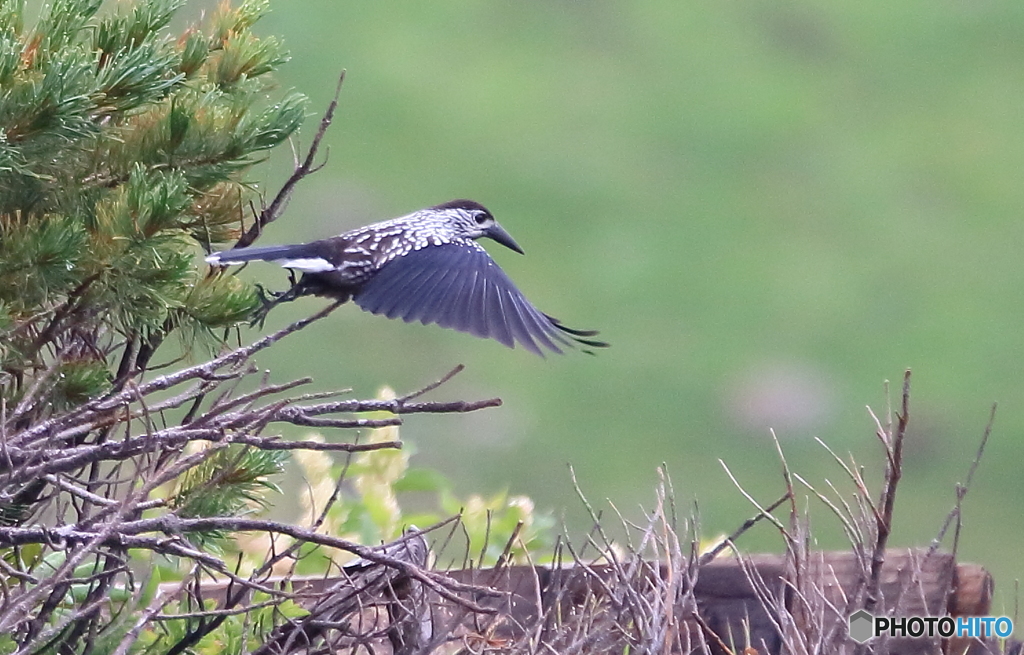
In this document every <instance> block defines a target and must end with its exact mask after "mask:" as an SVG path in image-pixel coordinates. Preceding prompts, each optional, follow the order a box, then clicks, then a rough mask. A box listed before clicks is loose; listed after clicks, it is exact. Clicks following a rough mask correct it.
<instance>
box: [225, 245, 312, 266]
mask: <svg viewBox="0 0 1024 655" xmlns="http://www.w3.org/2000/svg"><path fill="white" fill-rule="evenodd" d="M304 248H305V246H304V245H295V246H256V247H254V248H235V249H234V250H223V251H221V252H215V253H213V254H212V255H210V256H209V257H207V258H206V263H208V264H213V265H214V266H227V265H228V264H241V263H242V262H251V261H253V260H260V261H266V262H276V261H281V260H290V259H295V258H296V257H301V256H302V255H303V254H304V253H303V252H302V250H303V249H304Z"/></svg>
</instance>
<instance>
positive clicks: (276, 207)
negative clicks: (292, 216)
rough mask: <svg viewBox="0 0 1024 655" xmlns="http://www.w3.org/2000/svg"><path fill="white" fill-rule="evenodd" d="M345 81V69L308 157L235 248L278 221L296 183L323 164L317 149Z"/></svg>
mask: <svg viewBox="0 0 1024 655" xmlns="http://www.w3.org/2000/svg"><path fill="white" fill-rule="evenodd" d="M344 81H345V71H342V72H341V75H339V76H338V86H337V87H336V88H335V91H334V98H333V99H332V100H331V102H330V104H329V105H327V111H325V112H324V115H323V117H322V118H321V119H320V128H319V129H318V130H317V131H316V134H315V135H314V136H313V141H312V143H310V144H309V150H307V151H306V158H305V159H304V160H303V161H302V163H301V164H299V165H298V166H296V167H295V170H294V171H293V172H292V174H291V176H290V177H289V178H288V179H287V180H286V181H285V183H284V185H283V186H282V187H281V189H280V190H279V191H278V192H277V195H276V196H274V199H273V200H272V201H271V203H270V204H269V205H267V207H266V208H264V209H263V211H262V212H260V215H259V216H258V217H257V218H256V221H255V222H254V223H253V224H252V225H251V226H250V227H249V229H248V230H246V232H245V234H243V235H242V236H241V237H240V238H239V239H238V241H237V242H235V245H234V247H235V248H245V247H246V246H251V245H252V244H253V243H254V242H255V241H256V239H258V238H259V236H260V234H261V233H262V232H263V228H265V227H266V226H267V225H269V224H270V223H272V222H274V221H276V220H277V219H278V218H280V217H281V214H283V213H284V210H285V208H286V207H287V206H288V201H289V200H291V197H292V193H294V191H295V187H296V185H298V183H299V182H301V181H302V180H303V179H304V178H306V177H307V176H309V175H312V174H313V173H316V172H317V171H318V170H320V168H321V167H322V164H321V165H317V164H316V155H317V151H318V150H319V149H320V142H321V141H323V138H324V136H325V135H326V134H327V129H328V128H329V127H330V126H331V121H333V120H334V111H335V109H337V108H338V98H339V97H340V96H341V85H342V83H343V82H344Z"/></svg>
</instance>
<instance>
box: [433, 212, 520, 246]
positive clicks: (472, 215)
mask: <svg viewBox="0 0 1024 655" xmlns="http://www.w3.org/2000/svg"><path fill="white" fill-rule="evenodd" d="M431 209H433V210H437V211H444V212H446V213H447V214H448V215H449V216H451V220H452V221H453V223H454V227H455V230H456V232H457V233H458V234H460V235H461V236H464V237H466V238H469V239H479V238H481V237H487V238H489V239H494V240H495V241H497V242H498V243H500V244H501V245H503V246H505V247H506V248H509V249H511V250H515V251H516V252H518V253H519V254H523V249H522V248H520V247H519V244H518V243H516V241H515V239H513V238H512V235H510V234H509V233H508V232H506V231H505V228H503V227H502V226H501V225H499V224H498V221H496V220H494V216H492V215H491V212H489V211H488V210H487V208H486V207H484V206H483V205H481V204H480V203H478V202H474V201H472V200H452V201H450V202H446V203H444V204H443V205H437V206H436V207H431Z"/></svg>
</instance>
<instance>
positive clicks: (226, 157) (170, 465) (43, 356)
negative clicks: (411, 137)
mask: <svg viewBox="0 0 1024 655" xmlns="http://www.w3.org/2000/svg"><path fill="white" fill-rule="evenodd" d="M103 4H104V3H103V2H102V0H53V1H52V2H51V3H50V4H48V5H46V6H45V7H44V8H43V10H42V12H41V14H40V16H39V18H38V20H37V21H36V22H35V23H34V24H33V25H32V26H27V25H26V21H25V3H24V0H0V589H2V590H3V593H2V594H0V653H5V652H15V651H16V652H24V653H28V652H60V653H62V654H68V655H70V654H73V653H80V654H82V655H91V654H92V653H98V652H118V653H125V652H129V650H130V649H136V650H138V649H139V648H140V646H141V647H145V648H147V649H149V650H150V651H152V652H166V653H181V652H186V651H190V652H192V651H194V650H195V649H196V648H197V646H199V645H200V644H201V642H203V640H204V639H205V640H207V641H206V643H211V642H210V640H213V643H224V642H225V640H227V641H230V642H232V643H235V644H236V646H237V647H238V648H243V649H244V648H252V647H254V646H255V645H257V644H259V643H260V641H261V639H262V638H263V637H264V636H265V635H267V634H270V632H271V631H272V630H273V628H274V626H275V625H276V624H279V623H281V622H282V621H287V620H288V619H287V617H288V616H289V615H290V614H294V613H295V611H296V610H295V608H292V609H291V610H289V609H288V608H287V605H288V595H287V594H282V593H269V591H268V589H267V587H265V586H264V585H263V580H265V578H266V576H268V575H269V574H270V573H271V572H272V570H273V569H274V567H275V566H278V565H280V564H281V563H282V562H292V565H293V566H294V564H295V563H296V562H298V561H300V560H304V561H307V562H308V561H310V557H309V556H310V555H312V554H313V553H315V552H317V551H318V550H319V551H320V552H323V551H324V550H329V551H330V552H331V553H334V554H337V553H347V554H349V555H350V556H351V554H355V555H358V556H360V557H364V558H369V560H370V561H373V562H376V563H378V564H384V565H387V566H390V567H392V568H391V569H390V570H393V571H395V572H401V573H402V575H406V574H408V572H409V571H411V570H413V571H419V568H418V566H419V565H418V564H410V563H409V562H408V561H403V560H398V559H395V557H394V556H393V555H389V553H391V552H392V551H389V550H386V549H384V550H371V549H369V548H366V547H365V546H363V545H360V544H359V543H356V542H354V541H351V540H346V539H344V538H341V537H339V536H336V535H330V534H325V533H324V531H323V527H324V525H325V523H327V522H328V521H327V517H328V512H329V510H330V509H331V507H332V506H333V505H334V504H335V503H336V501H337V498H338V491H339V490H340V489H341V486H340V485H341V482H340V480H338V481H335V480H329V481H328V483H329V484H330V485H331V486H332V487H333V488H334V489H335V490H336V491H335V493H334V494H333V495H332V496H331V499H330V500H329V501H328V502H327V503H326V506H325V507H322V508H318V512H320V514H319V515H318V516H317V517H316V518H314V519H313V520H312V521H311V524H307V525H295V524H289V523H280V522H274V521H270V520H267V519H264V518H262V517H260V516H259V512H260V511H261V509H262V508H263V507H265V506H266V504H267V502H268V493H272V492H273V490H274V489H275V486H274V483H273V479H272V476H274V475H276V474H279V473H280V472H281V471H282V467H283V465H284V462H285V460H286V458H287V457H288V454H289V453H290V452H292V451H294V450H305V451H321V454H326V453H330V452H335V453H348V454H351V453H354V452H360V453H367V452H369V451H374V450H384V449H394V448H397V447H400V443H399V442H398V441H397V440H396V439H394V438H392V439H387V440H376V441H371V442H369V443H363V444H359V443H352V442H346V441H341V442H339V441H337V440H335V441H332V442H328V441H319V440H312V439H307V440H303V441H289V440H286V439H283V438H282V437H281V435H274V434H271V435H265V434H264V431H265V430H266V429H267V427H268V426H270V425H277V424H282V423H290V424H292V425H297V426H305V427H310V426H312V427H315V428H318V429H323V430H327V429H364V428H375V427H393V426H396V425H398V424H399V423H400V422H401V418H400V417H399V416H398V415H400V414H411V413H416V412H426V411H429V412H434V413H436V412H445V411H451V412H465V411H473V410H475V409H479V408H483V407H491V406H494V405H496V404H500V400H498V399H491V400H484V401H478V402H466V401H455V402H452V403H437V402H432V403H421V402H418V401H417V400H416V399H417V398H418V396H419V395H421V394H423V393H426V392H427V391H430V390H432V389H435V388H436V387H437V386H439V385H440V384H441V383H443V382H444V381H445V380H447V379H448V377H450V376H448V377H446V378H444V379H443V380H442V381H441V382H438V383H436V384H433V385H430V386H428V387H427V388H425V389H423V390H421V391H419V392H416V393H413V394H409V395H407V396H402V397H394V396H391V397H388V398H381V399H371V400H352V399H343V400H336V399H332V398H331V397H332V396H336V395H337V393H336V392H323V391H317V392H313V393H307V394H300V395H289V394H292V393H296V394H297V392H293V390H294V389H296V388H297V387H300V386H302V385H306V384H309V383H310V382H311V380H309V379H300V380H292V381H288V382H284V383H274V382H272V381H271V379H270V378H269V377H268V376H265V375H263V374H262V373H261V372H260V371H259V369H258V368H257V367H256V366H254V365H253V362H252V357H253V356H254V355H256V354H257V353H259V352H260V351H262V350H264V349H266V348H269V347H271V346H273V345H275V344H276V343H277V342H278V341H279V340H280V339H282V338H284V337H287V336H289V335H292V334H295V333H297V332H299V331H300V330H301V329H302V328H304V327H305V326H306V325H308V324H309V323H310V322H312V321H314V320H318V319H320V318H323V317H325V316H327V315H328V314H330V313H331V311H333V309H334V308H335V307H337V303H335V304H333V305H329V306H327V307H326V308H324V309H322V310H321V311H319V312H318V313H316V314H314V315H313V316H311V317H309V318H306V319H303V320H300V321H297V322H295V323H293V324H292V325H290V326H288V327H286V328H284V329H282V330H279V331H278V332H276V333H274V334H270V335H266V336H260V335H259V333H258V332H255V331H248V330H242V329H240V327H239V326H242V325H244V324H247V323H249V321H250V320H251V317H252V316H253V315H254V313H255V310H256V309H257V308H258V307H260V303H259V298H258V294H257V293H255V292H254V289H253V288H251V287H250V286H248V285H247V284H246V283H244V282H242V281H240V280H239V278H237V277H235V276H234V275H231V274H230V273H228V272H225V271H223V270H220V269H217V270H212V269H210V267H208V266H207V265H206V264H205V263H203V257H202V255H203V254H204V253H208V252H210V251H212V250H215V249H223V248H228V247H232V246H239V245H243V246H244V245H249V244H251V243H252V242H253V241H254V240H255V239H257V238H258V236H259V234H260V233H261V230H262V227H263V226H264V225H266V224H267V223H269V222H270V221H273V220H276V219H277V218H279V217H280V216H281V214H282V213H283V210H284V207H285V206H286V205H287V199H288V198H289V196H290V194H291V193H292V192H293V191H294V189H295V187H296V185H297V184H298V182H300V181H301V180H302V179H303V178H304V177H305V176H307V175H309V174H311V173H313V172H315V171H316V170H318V168H319V165H318V164H317V161H316V155H317V148H318V145H319V143H320V141H321V139H322V138H323V136H324V133H325V131H326V130H327V128H328V127H329V125H330V123H331V121H332V119H333V114H334V108H335V107H336V104H337V96H336V97H335V101H334V102H332V103H331V105H330V106H329V107H328V109H327V111H326V112H325V114H324V115H323V117H322V119H321V121H320V125H319V129H318V131H317V132H316V134H315V135H313V137H312V138H311V139H310V141H309V145H308V152H307V154H306V156H305V158H304V159H303V160H302V161H300V162H299V163H298V164H297V166H296V168H295V171H294V173H293V174H292V176H291V177H290V178H289V179H288V180H287V181H286V182H285V183H284V184H283V186H282V187H281V189H280V190H279V191H278V192H277V193H276V194H275V195H274V196H273V198H272V200H269V201H267V200H266V198H265V197H264V196H263V195H262V194H261V193H259V192H258V187H257V185H256V169H254V167H255V166H256V165H257V164H259V163H260V162H261V161H263V160H264V159H265V158H266V156H267V154H268V151H269V150H271V149H273V148H274V147H275V146H278V145H280V144H281V143H282V142H284V141H285V140H287V139H288V138H289V137H290V136H292V135H293V134H295V133H296V131H297V130H298V128H299V125H300V123H301V122H302V119H303V117H304V112H305V99H304V97H303V96H301V95H299V94H296V93H282V92H280V91H279V90H278V89H276V87H275V86H274V83H273V81H272V74H273V73H274V71H275V70H276V69H278V67H279V66H280V65H281V64H283V63H284V62H285V61H286V60H287V55H286V53H285V51H284V49H283V48H282V45H281V44H280V43H279V42H278V41H277V40H276V39H274V38H273V37H258V36H256V34H255V33H254V32H253V31H252V27H253V25H254V24H255V23H256V21H257V20H259V18H260V17H261V16H262V15H263V14H264V13H265V12H266V11H267V10H268V6H267V2H266V1H264V0H246V1H244V2H242V3H241V4H240V5H239V6H237V7H232V6H231V5H230V4H228V2H227V1H226V0H225V2H224V3H223V4H221V5H220V6H219V7H218V8H217V9H216V10H215V11H214V12H212V14H211V15H210V16H209V17H208V19H206V20H205V21H203V22H202V24H201V25H195V26H192V27H189V28H188V29H186V30H185V31H184V33H182V34H180V35H177V36H174V35H172V34H171V33H170V30H169V28H168V25H169V23H170V21H171V18H172V16H173V15H174V13H175V11H177V10H178V9H180V8H181V6H182V5H183V4H184V3H183V0H124V1H123V2H120V3H118V4H117V5H116V6H115V7H113V8H108V9H104V8H102V7H101V5H103ZM339 90H340V85H339ZM236 327H237V328H239V329H238V330H237V338H234V335H235V333H234V331H233V330H234V329H235V328H236ZM254 333H255V335H256V337H257V338H256V340H255V341H254V342H252V343H250V344H248V345H245V343H244V342H245V341H246V339H247V338H249V337H250V336H252V335H253V334H254ZM229 336H232V337H233V338H232V339H228V338H227V337H229ZM171 337H175V338H171ZM168 343H174V344H177V345H179V346H180V347H179V348H177V349H176V350H172V351H171V352H170V353H168V354H167V355H166V356H162V357H160V358H159V359H160V360H162V361H163V362H166V361H168V360H170V361H171V363H172V366H170V367H167V366H164V365H163V364H161V362H157V361H156V360H155V359H154V354H155V353H156V352H157V351H158V350H160V349H161V347H162V346H165V345H166V344H168ZM200 344H202V345H205V346H209V347H210V348H209V349H208V350H204V349H200V348H196V346H197V345H200ZM165 350H170V349H169V348H165ZM208 352H214V353H216V356H213V357H212V358H211V359H205V358H204V357H201V356H197V355H198V354H202V353H208ZM176 355H185V356H189V355H190V356H191V357H189V358H188V361H197V360H199V363H196V364H192V365H189V366H184V367H183V368H174V365H175V364H176V365H177V366H179V367H180V366H183V365H182V364H181V361H184V360H185V358H184V357H178V358H175V356H176ZM204 359H205V361H204ZM158 364H160V365H159V366H158ZM458 370H459V369H457V370H456V371H455V372H457V371H458ZM366 412H374V414H371V415H370V416H372V418H367V417H366V414H365V413H366ZM360 414H361V416H354V415H360ZM338 415H341V416H338ZM342 470H344V469H342ZM331 474H332V475H333V473H331ZM341 475H343V473H342V474H341ZM314 482H315V483H316V484H319V483H320V481H314ZM488 516H489V515H488ZM307 523H310V522H308V521H307ZM387 529H388V530H389V531H390V532H391V534H390V535H387V536H389V537H394V536H396V535H395V534H394V532H395V530H398V529H399V525H398V521H397V520H395V521H393V525H390V526H389V527H388V528H387ZM241 533H247V534H249V535H253V534H255V535H261V536H262V537H264V538H266V539H267V541H266V542H265V543H267V544H270V545H269V546H265V548H264V550H262V551H261V552H260V554H257V555H253V554H252V552H251V550H245V549H244V548H242V547H241V546H240V545H239V542H238V539H237V537H238V536H239V534H241ZM381 536H385V535H384V534H383V533H381V534H377V535H375V536H374V537H373V538H374V539H379V538H380V537H381ZM416 536H417V537H418V535H416ZM418 538H422V537H418ZM314 546H315V547H314ZM396 552H397V551H396ZM229 554H230V555H233V558H232V560H231V564H229V562H228V559H227V555H229ZM332 557H333V555H331V556H328V557H327V558H326V560H325V566H329V565H331V563H332V562H333V560H332V559H331V558H332ZM242 559H246V561H247V565H248V566H249V567H250V568H251V569H252V572H251V573H248V574H247V575H242V574H241V573H240V572H239V571H238V570H237V566H238V564H239V562H241V561H242ZM314 559H315V558H314ZM410 566H412V567H413V568H412V569H410ZM159 571H164V572H167V571H170V575H172V576H182V575H185V576H186V577H185V578H184V581H183V582H182V587H180V588H179V589H178V594H177V596H174V595H171V596H162V597H157V598H156V599H154V597H153V593H154V589H153V587H152V585H148V584H146V583H145V582H144V580H145V579H146V577H147V576H156V575H158V573H157V572H159ZM420 575H421V576H426V575H427V574H426V573H425V572H420ZM389 579H390V578H389ZM423 579H426V578H425V577H424V578H423ZM223 580H230V581H231V582H232V584H233V585H235V587H234V588H233V591H232V592H231V593H227V594H226V595H224V597H223V598H222V600H221V607H222V609H223V610H227V611H213V612H207V611H206V609H205V608H204V607H203V606H202V604H201V601H202V598H203V596H204V591H203V590H204V585H208V584H209V583H210V582H211V581H223ZM186 583H187V587H188V590H189V592H190V593H189V594H185V593H184V587H185V586H186ZM325 593H326V592H325ZM253 594H263V595H262V597H261V600H260V601H259V602H257V600H256V598H255V597H254V595H253ZM193 599H197V601H198V602H199V603H200V604H199V605H194V604H192V602H193ZM156 601H158V602H156ZM151 602H156V604H151ZM163 611H166V613H168V614H172V615H173V614H175V613H179V614H178V616H176V617H175V616H160V617H157V614H159V613H160V612H163ZM180 613H184V614H180ZM229 618H231V619H232V620H233V621H234V623H231V621H228V619H229ZM218 652H220V651H218Z"/></svg>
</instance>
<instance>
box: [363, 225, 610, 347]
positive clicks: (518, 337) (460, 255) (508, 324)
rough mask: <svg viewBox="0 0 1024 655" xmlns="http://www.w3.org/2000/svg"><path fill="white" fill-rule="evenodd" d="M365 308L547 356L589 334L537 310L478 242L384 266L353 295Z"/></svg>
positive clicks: (437, 248)
mask: <svg viewBox="0 0 1024 655" xmlns="http://www.w3.org/2000/svg"><path fill="white" fill-rule="evenodd" d="M353 300H354V301H355V302H356V304H357V305H359V307H361V308H362V309H364V310H366V311H368V312H371V313H374V314H384V315H385V316H387V317H389V318H396V317H401V318H403V319H404V320H406V321H409V322H411V321H416V320H418V321H420V322H421V323H424V324H426V323H436V324H438V325H440V326H442V327H449V328H453V329H456V330H459V331H461V332H468V333H470V334H473V335H476V336H478V337H483V338H490V339H495V340H496V341H499V342H501V343H503V344H505V345H506V346H509V347H513V348H514V347H515V345H516V344H517V343H518V344H519V345H521V346H522V347H524V348H526V349H527V350H530V351H533V352H535V353H537V354H540V355H543V354H544V351H545V349H546V350H549V351H551V352H556V353H560V352H562V349H563V348H564V347H565V346H572V345H574V342H577V341H578V342H580V343H583V344H586V345H592V346H593V345H596V344H597V343H599V342H589V341H588V340H585V339H582V338H579V337H583V336H591V334H590V333H589V332H584V331H582V330H572V329H570V328H566V327H564V326H562V325H561V324H560V323H558V322H557V321H554V320H552V319H550V318H549V317H548V316H547V315H546V314H544V313H542V312H541V311H540V310H538V309H537V308H536V307H534V306H533V305H532V304H531V303H530V301H529V300H527V299H526V297H525V296H524V295H523V294H522V292H520V291H519V289H518V288H516V286H515V284H514V283H513V282H512V280H511V279H509V277H508V275H506V274H505V272H504V271H502V270H501V268H500V267H498V265H497V264H496V263H495V262H494V260H492V259H491V257H490V255H488V254H487V251H485V250H484V249H483V248H480V247H479V246H477V245H476V244H475V243H470V244H468V245H467V244H459V243H447V244H443V245H439V246H428V247H426V248H421V249H420V250H415V251H412V252H410V253H409V254H407V255H404V256H402V257H397V258H395V259H393V260H392V261H390V262H388V263H387V264H385V265H384V266H383V267H381V268H380V270H378V271H377V272H376V273H375V274H374V276H373V277H371V278H370V279H369V280H367V281H366V283H365V284H363V285H362V286H361V287H360V288H359V290H358V291H357V292H356V293H355V294H354V296H353Z"/></svg>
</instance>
